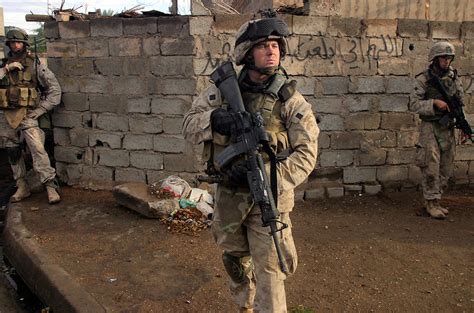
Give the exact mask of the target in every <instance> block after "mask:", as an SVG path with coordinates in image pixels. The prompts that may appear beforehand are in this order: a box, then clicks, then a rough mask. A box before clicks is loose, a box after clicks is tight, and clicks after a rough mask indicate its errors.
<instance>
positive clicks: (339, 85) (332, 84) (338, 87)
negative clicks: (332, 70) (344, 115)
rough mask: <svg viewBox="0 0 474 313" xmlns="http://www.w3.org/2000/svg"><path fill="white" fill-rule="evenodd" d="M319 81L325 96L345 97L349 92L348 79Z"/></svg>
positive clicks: (335, 78)
mask: <svg viewBox="0 0 474 313" xmlns="http://www.w3.org/2000/svg"><path fill="white" fill-rule="evenodd" d="M319 81H320V83H321V85H322V88H323V94H325V95H343V94H346V93H348V91H349V78H348V77H321V78H320V79H319Z"/></svg>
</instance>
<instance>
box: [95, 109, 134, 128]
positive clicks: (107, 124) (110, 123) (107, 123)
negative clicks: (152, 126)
mask: <svg viewBox="0 0 474 313" xmlns="http://www.w3.org/2000/svg"><path fill="white" fill-rule="evenodd" d="M96 127H97V128H99V129H103V130H109V131H124V132H125V131H128V118H127V117H126V116H120V115H117V114H112V113H100V114H98V115H97V120H96Z"/></svg>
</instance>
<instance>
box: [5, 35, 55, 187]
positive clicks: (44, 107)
mask: <svg viewBox="0 0 474 313" xmlns="http://www.w3.org/2000/svg"><path fill="white" fill-rule="evenodd" d="M9 33H10V32H9ZM20 34H22V33H20ZM8 36H9V35H8V34H7V39H8ZM24 36H26V38H27V35H26V33H25V34H24ZM18 41H22V42H23V40H18ZM25 43H26V41H25ZM26 45H27V44H26ZM12 62H18V63H20V64H22V67H23V69H21V70H20V69H17V70H15V71H12V72H10V73H8V74H5V75H4V76H3V78H2V79H1V80H0V102H1V103H0V105H1V107H2V109H1V110H0V115H1V116H0V145H1V147H2V148H7V149H9V150H10V151H18V152H14V154H16V157H15V158H14V160H12V158H11V157H10V164H11V167H12V171H13V178H14V179H15V180H16V181H17V184H18V182H19V181H20V182H24V181H25V176H26V168H25V162H24V159H23V156H22V154H21V152H19V146H20V142H21V141H22V140H24V141H25V142H26V145H27V146H28V149H29V151H30V152H31V157H32V160H33V168H34V170H35V171H36V172H37V173H38V174H39V177H40V180H41V182H42V183H43V184H46V185H47V186H49V185H51V186H53V188H56V187H57V185H56V182H55V177H56V171H55V169H54V168H53V167H52V166H51V164H50V160H49V157H48V154H47V153H46V151H45V149H44V140H45V134H44V132H43V130H41V128H40V127H39V122H38V116H33V117H32V114H34V113H35V112H40V114H41V113H46V112H48V111H50V110H52V109H53V108H54V107H55V106H56V105H58V104H59V102H60V99H61V87H60V85H59V83H58V80H57V79H56V77H55V76H54V74H53V73H52V72H51V71H50V70H49V69H48V68H47V67H46V65H44V64H38V63H37V64H36V65H35V62H36V60H35V57H34V56H32V55H31V53H30V52H29V51H27V49H26V47H25V50H24V51H23V53H21V54H20V55H14V54H13V52H12V51H10V52H9V53H8V55H7V57H6V58H5V59H3V60H2V64H1V65H0V68H4V67H7V66H8V64H11V63H12ZM38 62H39V61H38ZM14 94H17V95H19V97H18V98H19V99H20V100H18V99H17V97H16V96H13V95H14ZM28 194H29V191H28ZM48 195H49V192H48Z"/></svg>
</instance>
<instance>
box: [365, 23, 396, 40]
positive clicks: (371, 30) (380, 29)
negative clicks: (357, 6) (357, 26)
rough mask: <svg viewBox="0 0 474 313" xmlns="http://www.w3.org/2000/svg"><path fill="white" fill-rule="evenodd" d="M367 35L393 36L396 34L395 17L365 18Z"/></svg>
mask: <svg viewBox="0 0 474 313" xmlns="http://www.w3.org/2000/svg"><path fill="white" fill-rule="evenodd" d="M365 23H366V26H367V31H366V35H367V37H377V36H387V35H388V36H393V37H395V36H396V35H397V20H396V19H367V20H365Z"/></svg>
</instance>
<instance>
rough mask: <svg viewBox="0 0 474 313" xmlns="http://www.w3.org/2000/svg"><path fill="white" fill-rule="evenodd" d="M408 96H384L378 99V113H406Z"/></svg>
mask: <svg viewBox="0 0 474 313" xmlns="http://www.w3.org/2000/svg"><path fill="white" fill-rule="evenodd" d="M409 101H410V99H409V97H408V96H384V97H380V102H379V111H380V112H407V111H408V102H409Z"/></svg>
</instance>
